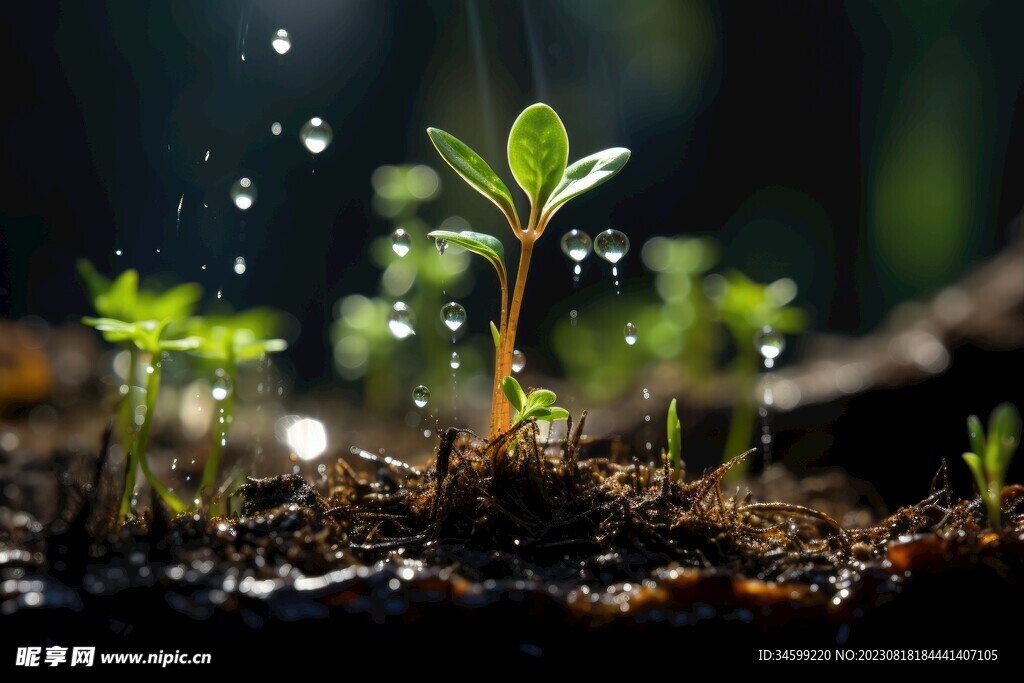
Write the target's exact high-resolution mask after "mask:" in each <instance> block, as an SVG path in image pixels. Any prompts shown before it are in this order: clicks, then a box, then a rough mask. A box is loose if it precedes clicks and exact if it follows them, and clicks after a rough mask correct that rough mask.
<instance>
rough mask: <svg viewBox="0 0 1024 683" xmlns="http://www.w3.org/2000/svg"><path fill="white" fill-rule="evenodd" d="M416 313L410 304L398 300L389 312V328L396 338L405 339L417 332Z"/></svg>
mask: <svg viewBox="0 0 1024 683" xmlns="http://www.w3.org/2000/svg"><path fill="white" fill-rule="evenodd" d="M415 326H416V315H415V314H414V313H413V312H412V309H411V308H409V306H408V305H407V304H405V303H403V302H401V301H396V302H395V305H394V306H392V307H391V312H390V313H388V329H389V330H391V336H393V337H394V338H395V339H405V338H406V337H409V336H411V335H414V334H416V330H415Z"/></svg>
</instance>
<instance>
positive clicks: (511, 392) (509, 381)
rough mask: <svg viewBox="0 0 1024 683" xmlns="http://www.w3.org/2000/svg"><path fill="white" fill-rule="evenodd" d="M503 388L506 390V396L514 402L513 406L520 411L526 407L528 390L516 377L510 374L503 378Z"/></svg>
mask: <svg viewBox="0 0 1024 683" xmlns="http://www.w3.org/2000/svg"><path fill="white" fill-rule="evenodd" d="M501 390H502V391H503V392H505V398H507V399H508V402H509V403H511V404H512V407H513V408H515V409H516V410H518V411H519V412H520V413H522V412H523V409H524V408H525V407H526V392H524V391H523V387H522V386H520V384H519V382H518V381H517V380H516V378H515V377H512V376H508V377H506V378H505V379H503V380H501Z"/></svg>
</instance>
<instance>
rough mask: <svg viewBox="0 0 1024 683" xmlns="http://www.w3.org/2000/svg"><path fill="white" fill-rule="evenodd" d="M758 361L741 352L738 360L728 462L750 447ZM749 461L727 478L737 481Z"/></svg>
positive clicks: (730, 423) (733, 470) (735, 372)
mask: <svg viewBox="0 0 1024 683" xmlns="http://www.w3.org/2000/svg"><path fill="white" fill-rule="evenodd" d="M756 368H757V360H756V358H754V357H753V352H745V351H741V352H740V355H739V356H738V357H737V358H736V364H735V367H734V375H735V377H736V400H735V403H734V404H733V409H732V419H731V420H730V422H729V436H728V438H727V439H726V442H725V452H724V453H723V454H722V460H723V462H724V461H727V460H729V459H730V458H733V457H735V456H737V455H739V454H740V453H742V452H743V451H745V450H747V448H748V447H749V446H750V438H751V434H752V433H753V429H754V419H755V410H754V399H753V394H754V378H755V377H756V375H757V371H756ZM747 467H748V465H747V461H743V462H741V463H739V464H738V465H737V466H736V467H733V468H732V469H731V470H730V471H729V472H728V474H727V475H726V477H728V478H729V479H736V478H738V477H741V476H742V475H743V473H744V472H746V470H747Z"/></svg>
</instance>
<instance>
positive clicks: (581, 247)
mask: <svg viewBox="0 0 1024 683" xmlns="http://www.w3.org/2000/svg"><path fill="white" fill-rule="evenodd" d="M623 236H624V235H623ZM591 248H592V243H591V241H590V235H588V234H587V233H585V232H583V231H582V230H570V231H569V232H567V233H565V234H564V235H562V253H563V254H565V255H566V256H568V257H569V258H571V259H572V260H573V261H575V262H576V263H580V262H582V261H583V259H585V258H587V257H588V256H590V250H591Z"/></svg>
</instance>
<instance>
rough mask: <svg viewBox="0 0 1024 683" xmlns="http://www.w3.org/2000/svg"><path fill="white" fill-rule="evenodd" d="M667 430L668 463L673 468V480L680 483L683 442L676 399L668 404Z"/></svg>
mask: <svg viewBox="0 0 1024 683" xmlns="http://www.w3.org/2000/svg"><path fill="white" fill-rule="evenodd" d="M665 429H666V431H667V432H668V463H669V467H671V468H672V479H673V480H675V481H679V479H680V478H681V477H682V473H683V460H682V453H683V440H682V428H681V427H680V425H679V415H678V414H677V413H676V400H675V399H672V402H671V403H669V404H668V424H667V426H666V428H665Z"/></svg>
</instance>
